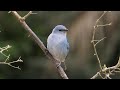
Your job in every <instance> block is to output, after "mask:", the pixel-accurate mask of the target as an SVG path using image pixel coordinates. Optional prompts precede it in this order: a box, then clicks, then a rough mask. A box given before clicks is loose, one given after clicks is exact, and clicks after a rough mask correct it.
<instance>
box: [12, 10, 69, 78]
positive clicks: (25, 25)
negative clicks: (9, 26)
mask: <svg viewBox="0 0 120 90" xmlns="http://www.w3.org/2000/svg"><path fill="white" fill-rule="evenodd" d="M10 13H12V15H13V16H15V17H16V19H17V20H18V21H19V22H20V24H21V25H22V26H23V27H24V29H25V30H26V31H27V32H28V33H29V34H30V36H31V37H32V38H33V40H34V41H35V43H37V44H38V46H39V47H40V48H41V49H42V50H43V52H44V53H45V55H46V56H47V57H48V58H49V59H50V60H52V61H53V63H54V64H55V66H56V67H57V71H58V73H59V74H60V76H61V77H62V78H63V79H68V77H67V75H66V73H65V72H64V70H63V68H62V67H61V66H60V65H59V66H58V64H57V60H55V59H54V58H53V56H52V55H51V54H50V53H49V51H48V50H47V48H46V47H45V46H44V44H43V42H42V41H41V40H40V39H39V38H38V37H37V35H36V34H35V33H34V32H33V31H32V29H31V28H30V27H29V26H28V25H27V23H26V22H25V19H26V18H27V17H28V16H30V15H31V14H32V11H30V12H29V13H28V14H27V15H25V16H24V17H21V16H20V15H19V14H18V13H17V12H16V11H11V12H10Z"/></svg>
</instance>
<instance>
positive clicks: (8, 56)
mask: <svg viewBox="0 0 120 90" xmlns="http://www.w3.org/2000/svg"><path fill="white" fill-rule="evenodd" d="M9 48H11V46H10V45H7V46H5V47H0V53H1V54H2V55H3V56H4V57H6V60H5V61H4V62H0V64H6V65H8V66H10V67H13V68H17V69H20V70H21V68H20V67H19V66H17V67H16V66H13V65H12V63H16V62H23V60H21V57H19V59H18V60H17V61H11V62H8V60H9V58H10V54H9V55H6V54H5V53H3V52H4V51H8V49H9Z"/></svg>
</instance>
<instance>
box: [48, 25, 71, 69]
mask: <svg viewBox="0 0 120 90" xmlns="http://www.w3.org/2000/svg"><path fill="white" fill-rule="evenodd" d="M67 32H68V29H67V28H66V27H65V26H64V25H57V26H55V27H54V29H53V30H52V33H51V34H50V35H49V36H48V38H47V49H48V51H49V52H50V53H51V55H52V56H53V57H54V59H56V60H57V64H58V66H59V65H61V63H63V65H64V70H66V69H67V67H66V65H65V59H66V57H67V55H68V53H69V48H70V46H69V43H68V40H67ZM58 66H57V67H58Z"/></svg>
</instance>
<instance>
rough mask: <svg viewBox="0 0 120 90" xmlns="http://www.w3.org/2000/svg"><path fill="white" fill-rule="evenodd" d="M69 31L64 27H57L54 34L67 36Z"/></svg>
mask: <svg viewBox="0 0 120 90" xmlns="http://www.w3.org/2000/svg"><path fill="white" fill-rule="evenodd" d="M67 31H68V29H67V28H66V27H65V26H63V25H57V26H55V28H54V29H53V31H52V33H57V34H66V33H67Z"/></svg>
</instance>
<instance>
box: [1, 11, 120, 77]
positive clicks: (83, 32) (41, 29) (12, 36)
mask: <svg viewBox="0 0 120 90" xmlns="http://www.w3.org/2000/svg"><path fill="white" fill-rule="evenodd" d="M33 12H35V13H37V14H34V15H31V16H30V17H28V18H27V19H26V23H27V24H28V25H29V26H30V28H31V29H32V30H33V31H34V32H35V33H36V34H37V36H38V37H39V38H40V39H41V40H42V41H43V43H44V44H45V46H46V44H47V42H46V41H47V37H48V36H49V34H50V33H51V31H52V29H53V28H54V27H55V26H56V25H58V24H63V25H65V26H66V27H67V28H68V29H69V32H68V34H67V37H68V41H69V43H70V52H69V55H68V57H67V60H66V65H67V71H66V74H67V75H68V77H69V78H70V79H89V78H91V77H92V76H93V75H95V74H96V72H97V71H99V65H98V62H97V58H96V56H94V50H93V46H92V43H91V40H92V32H93V26H94V25H95V22H96V20H97V19H98V18H99V17H100V15H101V14H102V13H103V11H33ZM18 13H19V14H20V15H21V16H24V15H26V14H27V13H28V11H19V12H18ZM119 17H120V12H119V11H112V12H108V13H107V14H105V16H104V17H103V18H102V19H101V21H100V22H99V24H107V23H110V22H112V25H111V26H106V27H99V28H98V29H97V31H96V36H95V38H96V39H101V38H103V37H107V38H106V39H104V40H103V41H101V42H100V43H99V44H98V45H97V51H98V55H99V57H100V59H101V63H102V65H104V64H106V65H107V66H113V65H115V64H116V63H117V61H118V58H119V55H120V18H119ZM0 31H1V32H0V47H4V46H7V45H10V46H12V48H10V49H9V50H8V51H7V52H4V53H5V54H6V55H8V54H10V55H11V56H10V60H9V61H14V60H17V59H18V58H19V57H20V56H21V59H22V60H23V63H14V64H13V65H15V66H20V68H21V70H18V69H15V68H12V67H10V66H8V65H0V79H61V78H60V76H59V74H58V73H57V70H56V68H55V66H54V65H53V63H52V62H51V60H49V59H48V58H47V57H46V56H45V54H44V53H43V51H42V50H41V49H40V48H39V46H38V45H37V44H36V43H35V42H34V41H33V40H32V39H31V38H30V37H28V36H29V34H28V33H27V32H26V31H25V30H24V28H23V27H22V26H21V24H20V23H19V22H18V21H17V20H16V18H15V17H14V16H13V15H11V14H9V13H8V11H0ZM5 59H6V58H5V57H4V56H3V55H2V54H0V62H2V61H5ZM98 78H99V77H98ZM111 78H120V74H119V73H118V74H116V75H114V76H111Z"/></svg>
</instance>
